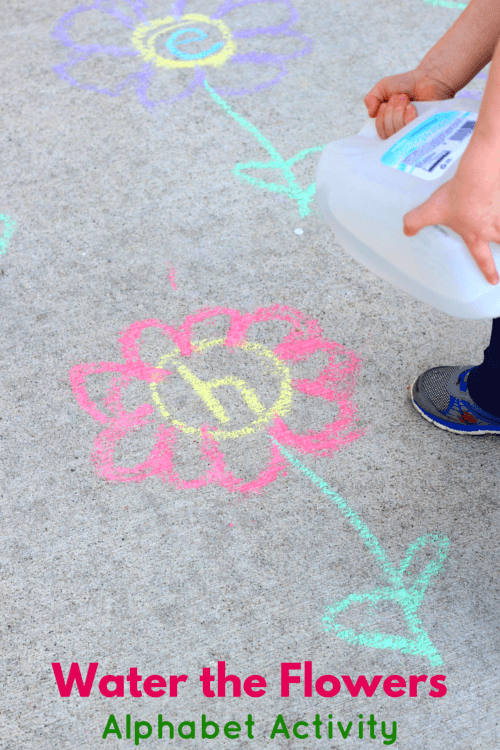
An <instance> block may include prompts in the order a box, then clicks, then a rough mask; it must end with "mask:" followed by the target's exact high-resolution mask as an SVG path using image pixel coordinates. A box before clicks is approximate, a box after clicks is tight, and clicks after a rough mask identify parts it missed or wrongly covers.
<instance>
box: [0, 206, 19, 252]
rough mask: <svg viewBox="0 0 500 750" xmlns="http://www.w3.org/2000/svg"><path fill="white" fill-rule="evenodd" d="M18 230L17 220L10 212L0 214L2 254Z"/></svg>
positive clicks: (0, 250) (0, 249) (0, 245)
mask: <svg viewBox="0 0 500 750" xmlns="http://www.w3.org/2000/svg"><path fill="white" fill-rule="evenodd" d="M15 231H16V220H15V219H14V217H13V216H9V215H8V214H0V255H2V253H5V252H6V250H7V248H8V247H9V243H10V240H11V238H12V235H13V234H14V232H15Z"/></svg>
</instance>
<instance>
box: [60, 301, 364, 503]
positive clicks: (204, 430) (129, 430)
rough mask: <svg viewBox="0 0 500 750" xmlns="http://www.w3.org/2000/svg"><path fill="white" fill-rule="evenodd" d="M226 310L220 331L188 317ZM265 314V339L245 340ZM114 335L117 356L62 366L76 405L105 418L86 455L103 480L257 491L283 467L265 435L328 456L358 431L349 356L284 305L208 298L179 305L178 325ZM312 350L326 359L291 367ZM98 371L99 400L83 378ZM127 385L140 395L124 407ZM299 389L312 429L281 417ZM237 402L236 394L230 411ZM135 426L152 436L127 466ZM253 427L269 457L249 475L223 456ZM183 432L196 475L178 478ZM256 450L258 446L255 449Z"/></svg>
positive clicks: (243, 449)
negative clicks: (232, 304) (320, 409)
mask: <svg viewBox="0 0 500 750" xmlns="http://www.w3.org/2000/svg"><path fill="white" fill-rule="evenodd" d="M224 322H225V323H227V326H226V328H225V335H223V336H216V337H215V338H204V339H202V340H194V339H196V337H195V336H194V332H193V327H194V326H197V327H200V325H202V326H204V328H205V330H208V327H209V326H214V327H216V326H217V325H219V324H220V323H224ZM263 324H265V326H266V331H267V332H269V327H270V326H271V328H273V327H274V325H275V326H276V329H277V331H276V332H277V333H280V334H281V341H280V343H279V344H278V345H277V346H275V347H274V348H273V349H271V348H267V347H266V346H264V345H263V344H261V343H259V341H257V340H255V335H256V332H257V331H258V327H259V326H262V325H263ZM254 326H256V328H253V327H254ZM283 328H284V329H285V330H284V331H283ZM155 333H156V335H157V336H158V337H159V341H160V346H161V350H162V353H161V354H160V356H159V358H158V359H157V361H156V362H155V363H149V362H145V361H144V360H143V358H142V356H141V352H142V350H143V349H144V346H145V345H146V344H145V340H146V339H148V338H151V336H152V335H153V334H155ZM119 344H120V347H121V353H122V357H123V360H124V361H123V362H99V363H93V364H78V365H75V366H74V367H73V368H72V370H71V372H70V382H71V387H72V389H73V393H74V395H75V398H76V400H77V401H78V403H79V405H80V406H81V408H82V409H84V411H86V412H87V413H88V414H90V416H91V417H93V418H94V419H95V420H96V422H99V423H100V424H102V425H103V426H104V429H103V430H102V432H101V433H100V434H99V435H98V436H97V437H96V439H95V442H94V449H93V451H92V461H93V463H94V465H95V467H96V470H97V473H98V474H99V475H101V476H102V477H104V478H105V479H107V480H108V481H110V482H142V481H144V480H145V479H147V478H148V477H152V476H158V477H160V478H161V479H162V480H163V481H167V482H169V483H170V484H172V485H173V486H175V487H176V488H178V489H189V488H199V487H203V486H206V485H208V484H210V483H214V484H217V485H220V486H221V487H225V488H226V489H228V490H230V491H232V492H243V493H249V492H259V491H260V490H261V489H262V488H263V487H264V486H266V485H267V484H269V483H270V482H273V481H274V480H275V479H276V478H277V477H278V476H279V475H280V474H285V473H286V471H285V469H286V463H287V462H286V460H285V459H284V458H283V456H282V455H281V453H280V451H279V448H278V447H277V445H276V444H275V443H274V442H273V441H272V440H271V438H274V439H275V440H276V441H278V442H279V443H280V444H281V445H284V446H289V447H291V448H293V449H295V450H296V451H297V452H298V453H301V454H311V455H314V456H331V455H332V454H333V453H335V452H336V451H338V450H339V449H340V448H343V447H345V446H346V445H348V444H350V443H352V442H353V441H355V440H357V439H358V438H359V437H360V436H361V434H362V432H363V431H362V430H359V429H358V430H355V429H353V428H354V425H355V422H356V407H355V405H354V403H353V401H352V397H353V393H354V387H355V380H356V375H357V373H358V371H359V368H360V364H361V363H360V360H359V358H358V357H357V356H356V355H355V353H354V352H352V351H350V350H348V349H346V348H345V347H344V346H342V345H341V344H337V343H335V342H333V341H329V340H328V339H326V338H324V336H323V332H322V330H321V328H320V326H319V324H318V323H317V321H315V320H313V319H311V318H307V317H305V316H304V315H302V313H300V312H299V311H297V310H293V309H291V308H289V307H280V306H278V305H276V306H274V307H267V308H260V309H258V310H256V311H255V312H253V313H242V312H239V311H238V310H231V309H228V308H220V307H217V308H213V309H209V310H201V311H199V312H197V313H195V314H193V315H188V316H187V317H186V318H185V320H184V322H183V323H182V324H181V325H180V326H178V327H174V326H172V325H168V324H165V323H162V322H160V321H159V320H143V321H138V322H136V323H133V324H132V325H131V326H130V327H129V328H128V329H127V330H126V331H124V332H123V333H122V334H121V336H120V338H119ZM313 356H315V357H316V358H317V357H320V358H323V360H324V361H322V363H321V367H320V369H319V372H316V371H315V373H314V375H313V377H294V372H293V371H294V370H297V368H300V367H304V366H305V367H306V368H307V367H311V364H312V361H310V360H311V358H312V357H313ZM325 362H326V366H324V365H325ZM103 374H107V376H108V378H110V380H109V385H108V388H107V390H106V393H105V395H104V397H103V398H102V400H101V401H100V402H99V403H98V401H93V400H92V398H91V396H90V395H89V388H92V389H93V390H92V392H95V385H96V383H97V384H99V382H100V380H101V378H102V376H103ZM295 374H297V373H295ZM91 376H92V378H91ZM96 376H97V377H96ZM92 380H94V382H92ZM137 389H139V393H142V394H146V399H147V400H146V401H145V402H143V403H140V404H139V405H137V406H135V408H134V404H132V407H131V403H132V402H133V401H134V398H135V399H136V400H137V393H138V391H137ZM141 389H142V391H141ZM307 397H313V398H314V399H319V401H320V402H321V403H323V404H325V405H326V407H327V409H328V411H329V416H328V417H327V419H328V420H329V421H328V422H327V423H326V424H323V425H322V427H321V428H319V429H316V430H314V429H309V430H305V431H304V430H302V431H300V430H298V429H296V428H294V427H293V426H292V424H291V423H293V421H294V411H295V412H297V410H298V409H299V406H298V402H300V400H301V399H302V402H304V400H305V399H307ZM141 398H143V396H141ZM314 403H317V402H314ZM228 404H229V406H228ZM235 404H237V405H241V408H239V406H238V408H239V411H238V408H237V409H235V406H234V405H235ZM235 411H237V412H238V413H237V414H236V416H235ZM138 432H139V434H140V433H142V435H141V439H142V443H141V446H142V447H141V450H142V451H143V452H144V441H145V440H147V439H150V444H149V447H147V450H146V453H147V455H146V457H145V458H143V460H141V461H139V462H138V463H136V464H135V465H133V466H123V465H122V462H123V461H124V460H125V462H127V463H128V462H129V461H127V455H128V454H127V450H129V451H130V444H131V441H133V438H134V436H137V434H138ZM256 439H257V440H258V441H261V442H262V443H263V448H264V451H265V452H266V453H267V456H268V458H267V459H263V461H262V464H261V465H260V466H259V467H258V469H257V471H256V476H254V477H253V478H252V479H250V480H249V479H248V477H247V478H245V479H244V478H242V477H238V476H235V474H234V473H233V472H232V471H231V470H230V469H229V468H228V467H227V454H228V450H229V448H230V446H234V445H235V444H237V449H238V451H239V454H240V455H241V454H242V453H243V454H247V453H248V452H249V451H252V450H255V440H256ZM193 444H194V446H195V450H196V451H197V455H198V457H199V458H198V459H196V460H197V461H198V462H199V464H200V465H201V466H200V467H198V468H197V467H196V466H195V467H194V469H193V461H191V462H189V464H188V469H187V473H188V474H189V473H191V474H195V476H194V477H192V478H188V477H187V478H184V477H181V475H180V471H179V468H180V467H183V466H185V464H186V460H185V456H184V455H183V454H184V453H185V448H186V447H187V448H188V449H189V450H192V449H193ZM230 452H231V451H230V450H229V453H230ZM261 453H262V454H263V452H262V447H261V448H260V449H258V450H257V453H256V455H258V456H260V455H261ZM124 457H125V458H124ZM266 461H267V464H266ZM263 464H265V465H263ZM183 473H185V470H183ZM196 474H197V476H196Z"/></svg>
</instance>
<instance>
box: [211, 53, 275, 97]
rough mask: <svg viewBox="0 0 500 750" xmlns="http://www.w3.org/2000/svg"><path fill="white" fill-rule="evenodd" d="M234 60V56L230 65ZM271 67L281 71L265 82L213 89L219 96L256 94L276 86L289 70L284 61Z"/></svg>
mask: <svg viewBox="0 0 500 750" xmlns="http://www.w3.org/2000/svg"><path fill="white" fill-rule="evenodd" d="M234 62H235V58H234V57H233V58H232V60H231V61H230V63H229V64H230V65H231V64H234ZM245 62H246V61H245ZM256 64H261V63H256ZM264 65H265V64H264ZM266 67H267V66H266ZM269 67H274V68H279V73H278V74H277V75H276V76H275V77H274V78H273V79H271V80H270V81H264V83H258V84H256V85H255V86H252V87H251V88H239V89H217V88H215V86H214V87H213V89H214V91H215V92H216V93H217V94H219V96H244V95H245V94H255V93H257V91H264V89H268V88H270V87H271V86H274V85H275V84H277V83H279V82H280V81H281V80H282V79H283V78H284V77H285V76H286V74H287V72H288V71H287V69H286V68H285V66H284V65H283V63H281V62H274V63H273V64H272V66H269ZM209 83H210V81H209Z"/></svg>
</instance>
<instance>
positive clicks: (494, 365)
mask: <svg viewBox="0 0 500 750" xmlns="http://www.w3.org/2000/svg"><path fill="white" fill-rule="evenodd" d="M467 386H468V389H469V393H470V395H471V396H472V398H473V399H474V401H475V402H476V404H477V405H478V406H480V407H481V408H482V409H484V410H485V411H487V412H489V413H490V414H493V415H494V416H495V417H500V318H495V319H494V321H493V326H492V329H491V339H490V343H489V346H488V347H487V348H486V349H485V350H484V361H483V363H482V364H481V365H479V366H478V367H475V368H474V369H473V370H472V372H471V373H470V375H469V377H468V380H467Z"/></svg>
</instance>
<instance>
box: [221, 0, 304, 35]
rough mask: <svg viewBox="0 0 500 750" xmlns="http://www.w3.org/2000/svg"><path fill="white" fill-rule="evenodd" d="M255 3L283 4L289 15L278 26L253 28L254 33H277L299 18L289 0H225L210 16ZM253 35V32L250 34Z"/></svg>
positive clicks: (223, 14) (223, 13)
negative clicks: (236, 0) (235, 0)
mask: <svg viewBox="0 0 500 750" xmlns="http://www.w3.org/2000/svg"><path fill="white" fill-rule="evenodd" d="M257 3H274V4H280V5H284V6H285V7H286V8H288V10H289V11H290V17H289V19H288V20H287V21H285V23H283V24H281V25H280V26H268V27H267V28H266V29H265V30H259V31H257V30H255V33H256V34H279V33H281V31H283V30H285V29H287V28H289V27H290V26H291V25H292V24H294V23H296V21H298V20H299V14H298V12H297V11H296V10H295V8H294V7H293V5H292V3H291V2H290V0H241V1H240V2H234V0H225V2H223V3H222V5H221V6H220V8H219V9H218V10H217V11H216V12H215V13H214V14H213V16H211V18H222V17H223V16H225V15H226V13H229V12H230V11H232V10H236V8H244V7H245V6H246V5H256V4H257ZM252 36H254V34H253V35H252Z"/></svg>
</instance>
